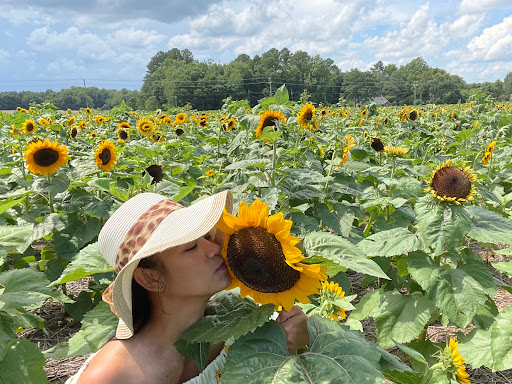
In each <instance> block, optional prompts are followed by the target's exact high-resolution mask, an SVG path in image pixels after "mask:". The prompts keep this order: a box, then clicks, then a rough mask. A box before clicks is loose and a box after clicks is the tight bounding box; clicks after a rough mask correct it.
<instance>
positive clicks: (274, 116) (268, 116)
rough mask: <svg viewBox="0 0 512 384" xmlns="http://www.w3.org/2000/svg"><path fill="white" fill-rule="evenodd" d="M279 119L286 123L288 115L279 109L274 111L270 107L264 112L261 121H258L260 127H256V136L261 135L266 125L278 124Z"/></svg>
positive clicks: (273, 125)
mask: <svg viewBox="0 0 512 384" xmlns="http://www.w3.org/2000/svg"><path fill="white" fill-rule="evenodd" d="M277 121H280V122H282V123H283V124H286V117H285V116H284V115H283V114H282V113H281V112H279V111H273V110H271V109H269V110H268V111H266V112H265V113H264V114H262V115H261V116H260V121H259V122H258V127H257V128H256V130H255V132H256V136H261V135H262V133H263V130H264V129H265V128H266V127H274V129H275V126H276V123H277Z"/></svg>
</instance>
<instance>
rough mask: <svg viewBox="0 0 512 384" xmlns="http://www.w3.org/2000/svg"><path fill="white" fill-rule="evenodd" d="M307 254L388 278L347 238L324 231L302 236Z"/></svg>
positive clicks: (357, 270)
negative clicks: (316, 255)
mask: <svg viewBox="0 0 512 384" xmlns="http://www.w3.org/2000/svg"><path fill="white" fill-rule="evenodd" d="M304 248H305V249H306V251H307V252H308V254H311V255H314V254H318V255H320V256H322V257H324V258H326V259H329V260H332V261H334V262H335V263H337V264H339V265H341V266H343V267H345V268H349V269H352V270H353V271H356V272H360V273H364V274H367V275H370V276H376V277H381V278H383V279H388V280H389V277H388V276H387V275H386V274H385V273H384V272H383V271H382V269H381V268H380V267H379V265H378V264H377V263H376V262H375V261H373V260H371V259H369V258H367V257H366V255H365V254H364V253H363V252H362V251H361V250H360V249H359V248H358V247H357V246H355V245H354V244H352V243H351V242H349V241H348V240H346V239H344V238H342V237H340V236H336V235H333V234H330V233H326V232H314V233H310V234H308V235H306V237H305V238H304Z"/></svg>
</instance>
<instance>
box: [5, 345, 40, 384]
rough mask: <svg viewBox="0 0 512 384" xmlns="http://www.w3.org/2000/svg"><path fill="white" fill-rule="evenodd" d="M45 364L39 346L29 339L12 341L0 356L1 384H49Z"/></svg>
mask: <svg viewBox="0 0 512 384" xmlns="http://www.w3.org/2000/svg"><path fill="white" fill-rule="evenodd" d="M44 363H45V359H44V356H43V354H42V353H41V351H40V350H39V348H38V347H37V345H35V344H34V343H31V342H30V341H28V340H27V339H16V340H12V341H10V342H9V343H8V344H7V345H5V346H4V348H3V351H2V352H1V355H0V383H16V384H25V383H26V384H33V383H47V382H48V379H47V378H46V373H45V371H44V370H43V367H44Z"/></svg>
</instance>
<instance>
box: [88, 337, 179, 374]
mask: <svg viewBox="0 0 512 384" xmlns="http://www.w3.org/2000/svg"><path fill="white" fill-rule="evenodd" d="M132 347H133V346H132V345H130V343H126V342H125V341H121V340H113V341H110V342H109V343H107V344H106V345H105V346H104V347H103V348H102V349H101V350H100V351H99V352H98V354H97V355H96V356H94V358H93V359H92V361H91V363H90V364H89V366H88V367H87V369H86V370H85V371H84V372H83V373H82V375H81V376H80V380H79V381H78V384H82V383H84V384H89V383H96V384H117V383H123V384H130V383H137V384H141V383H159V382H165V383H178V382H179V378H180V377H181V372H182V367H181V365H179V364H178V362H177V361H172V360H173V359H170V360H171V361H169V359H166V361H162V360H159V359H158V357H152V356H151V353H150V352H149V353H146V352H144V351H143V348H140V349H134V348H132ZM163 367H167V369H166V370H165V371H164V370H162V368H163Z"/></svg>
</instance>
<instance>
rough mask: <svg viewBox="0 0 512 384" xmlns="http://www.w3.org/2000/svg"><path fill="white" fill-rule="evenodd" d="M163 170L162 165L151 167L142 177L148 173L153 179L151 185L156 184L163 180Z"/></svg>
mask: <svg viewBox="0 0 512 384" xmlns="http://www.w3.org/2000/svg"><path fill="white" fill-rule="evenodd" d="M162 168H163V165H161V164H153V165H150V166H149V167H147V168H146V170H145V171H144V172H142V176H144V174H145V173H146V172H147V173H149V176H151V177H152V178H153V180H151V184H156V183H158V182H159V181H160V180H162V178H163V172H162Z"/></svg>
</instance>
